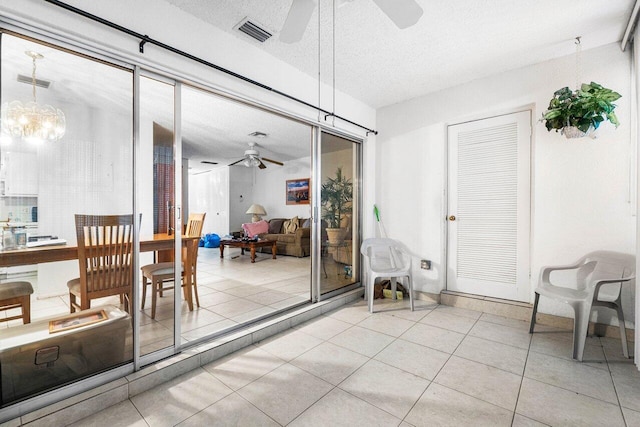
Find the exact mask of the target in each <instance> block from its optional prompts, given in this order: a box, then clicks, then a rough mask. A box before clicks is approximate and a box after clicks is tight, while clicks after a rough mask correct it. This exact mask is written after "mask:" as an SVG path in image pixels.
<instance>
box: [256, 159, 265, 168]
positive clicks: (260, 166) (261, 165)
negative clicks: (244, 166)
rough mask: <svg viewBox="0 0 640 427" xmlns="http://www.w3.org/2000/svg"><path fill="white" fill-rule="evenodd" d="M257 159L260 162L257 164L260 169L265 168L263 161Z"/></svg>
mask: <svg viewBox="0 0 640 427" xmlns="http://www.w3.org/2000/svg"><path fill="white" fill-rule="evenodd" d="M258 161H259V162H260V164H259V165H258V167H259V168H260V169H266V168H267V165H265V164H264V163H262V160H260V159H258Z"/></svg>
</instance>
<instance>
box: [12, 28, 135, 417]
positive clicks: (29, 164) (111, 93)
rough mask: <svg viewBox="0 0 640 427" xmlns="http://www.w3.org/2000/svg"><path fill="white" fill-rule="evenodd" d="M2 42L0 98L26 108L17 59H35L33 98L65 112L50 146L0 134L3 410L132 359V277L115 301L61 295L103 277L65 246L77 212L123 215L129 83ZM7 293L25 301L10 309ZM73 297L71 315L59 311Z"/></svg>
mask: <svg viewBox="0 0 640 427" xmlns="http://www.w3.org/2000/svg"><path fill="white" fill-rule="evenodd" d="M1 43H2V46H1V57H0V67H1V70H0V75H1V78H2V80H1V86H2V87H1V90H0V93H1V94H2V99H1V100H0V102H2V103H6V102H10V101H15V100H20V101H21V102H23V103H24V102H27V101H31V100H32V96H33V93H32V91H33V87H32V85H31V83H32V79H31V78H29V77H30V76H31V71H32V64H31V61H30V60H29V61H25V58H26V57H25V51H29V52H37V53H38V54H41V55H43V56H44V58H43V59H39V60H38V61H39V62H38V80H39V81H40V80H42V81H43V82H39V84H43V85H45V86H46V85H48V86H47V87H46V88H45V87H38V98H37V101H38V103H39V104H43V105H47V104H50V105H55V106H56V107H57V108H59V109H61V110H62V111H64V114H65V116H66V133H65V134H64V136H62V138H60V139H59V140H57V141H49V140H46V138H29V137H28V136H33V135H29V134H28V133H27V134H21V133H20V132H17V131H15V132H13V133H11V134H8V133H3V134H2V135H0V227H2V236H3V239H2V240H3V243H4V247H3V250H2V252H0V278H1V280H0V300H1V301H0V308H9V309H8V310H4V311H2V312H0V313H1V314H2V315H3V318H2V319H0V320H2V322H0V328H2V329H0V342H2V348H1V349H0V371H1V372H2V377H1V381H2V383H1V387H0V388H1V390H2V393H1V394H2V395H1V404H2V405H3V406H5V405H8V404H11V403H13V402H15V401H17V400H20V399H23V398H27V397H29V396H31V395H33V394H36V393H40V392H43V391H46V390H49V389H52V388H55V387H58V386H61V385H63V384H67V383H70V382H73V381H76V380H78V379H81V378H85V377H87V376H90V375H92V374H95V373H97V372H102V371H104V370H107V369H109V368H112V367H114V366H117V365H120V364H122V363H125V362H127V361H131V359H132V357H133V347H132V345H133V343H132V338H131V336H132V332H131V327H132V320H131V317H130V314H129V313H127V311H126V306H125V304H124V302H125V301H126V298H125V294H130V293H131V280H128V281H124V282H123V283H125V282H126V283H127V284H126V285H123V287H122V288H120V289H119V290H118V291H117V292H116V294H115V295H111V296H107V293H106V292H105V293H104V294H100V293H97V294H95V293H94V294H93V296H94V297H95V298H92V299H91V300H90V301H85V302H81V300H82V299H83V298H84V297H85V296H86V294H85V293H83V292H82V291H79V293H78V294H77V295H76V296H74V294H73V292H70V291H74V290H76V289H80V287H79V285H80V284H83V283H87V282H88V281H87V279H86V277H87V276H89V275H94V276H100V277H102V276H103V274H102V273H104V272H105V271H106V270H105V267H104V266H102V267H101V266H97V265H89V266H88V267H87V269H86V270H85V271H86V273H87V274H84V271H83V269H82V267H81V264H80V262H79V260H78V251H74V250H73V248H75V247H76V245H77V243H78V242H77V239H76V221H75V219H76V218H75V216H76V215H77V214H87V215H126V216H129V217H131V216H132V215H133V139H132V135H133V127H132V119H131V118H132V114H133V111H132V105H133V101H132V94H133V75H132V73H131V72H130V71H127V70H123V69H120V68H116V67H112V66H109V65H107V64H105V63H104V62H97V61H92V60H90V59H87V58H86V57H80V56H76V55H73V54H70V53H67V52H64V51H61V50H58V49H56V48H54V47H52V46H49V45H40V44H37V43H34V42H32V41H29V40H25V39H21V38H17V37H13V36H10V35H7V34H3V35H2V40H1ZM26 59H29V58H26ZM24 75H26V76H27V78H26V79H25V78H23V77H21V76H24ZM5 118H6V116H5ZM5 129H6V127H5ZM14 129H15V128H14ZM54 139H55V138H54ZM25 238H26V241H25ZM25 246H26V247H25ZM99 246H101V247H104V246H105V245H104V244H102V245H99ZM130 271H131V270H129V272H130ZM9 294H19V295H21V296H22V297H23V298H22V299H21V300H20V302H19V304H17V306H15V308H10V307H11V305H10V300H9V299H8V295H9ZM73 298H76V301H77V302H78V310H77V311H76V313H74V314H69V313H70V312H72V309H71V307H70V304H71V301H72V299H73ZM85 299H86V298H85ZM5 316H6V317H5ZM74 316H75V317H74Z"/></svg>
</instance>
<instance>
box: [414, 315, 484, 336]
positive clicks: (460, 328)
mask: <svg viewBox="0 0 640 427" xmlns="http://www.w3.org/2000/svg"><path fill="white" fill-rule="evenodd" d="M420 323H424V324H425V325H431V326H437V327H438V328H443V329H448V330H450V331H454V332H459V333H461V334H466V333H467V332H469V331H470V330H471V328H472V327H473V325H474V324H475V323H476V320H475V319H470V318H468V317H463V316H457V315H454V314H450V313H448V312H447V311H446V310H433V311H432V312H431V313H429V314H427V315H426V316H425V317H424V318H423V319H422V320H420Z"/></svg>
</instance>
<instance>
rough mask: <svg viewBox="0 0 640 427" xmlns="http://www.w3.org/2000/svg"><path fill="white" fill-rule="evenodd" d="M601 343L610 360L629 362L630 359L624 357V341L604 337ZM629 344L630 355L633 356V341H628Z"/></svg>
mask: <svg viewBox="0 0 640 427" xmlns="http://www.w3.org/2000/svg"><path fill="white" fill-rule="evenodd" d="M600 343H601V345H602V349H603V350H604V352H605V356H606V357H607V361H608V362H628V361H629V360H630V359H627V358H626V357H624V354H623V353H622V341H621V340H620V339H619V338H611V337H602V338H600ZM627 346H628V347H629V355H630V356H631V357H633V347H634V343H633V341H627Z"/></svg>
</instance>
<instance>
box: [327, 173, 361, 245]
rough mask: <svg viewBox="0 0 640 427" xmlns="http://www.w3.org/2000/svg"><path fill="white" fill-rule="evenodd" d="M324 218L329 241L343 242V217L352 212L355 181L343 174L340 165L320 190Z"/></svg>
mask: <svg viewBox="0 0 640 427" xmlns="http://www.w3.org/2000/svg"><path fill="white" fill-rule="evenodd" d="M320 199H321V203H322V219H324V220H325V221H326V222H327V239H328V240H329V243H341V242H342V241H343V240H344V229H343V228H341V227H342V219H343V218H344V216H345V214H350V213H351V209H352V207H351V202H352V201H353V183H352V182H351V180H350V179H348V178H347V177H345V176H344V175H343V174H342V168H341V167H338V169H337V170H336V176H335V178H327V180H326V181H325V182H324V183H323V184H322V188H321V190H320Z"/></svg>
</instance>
